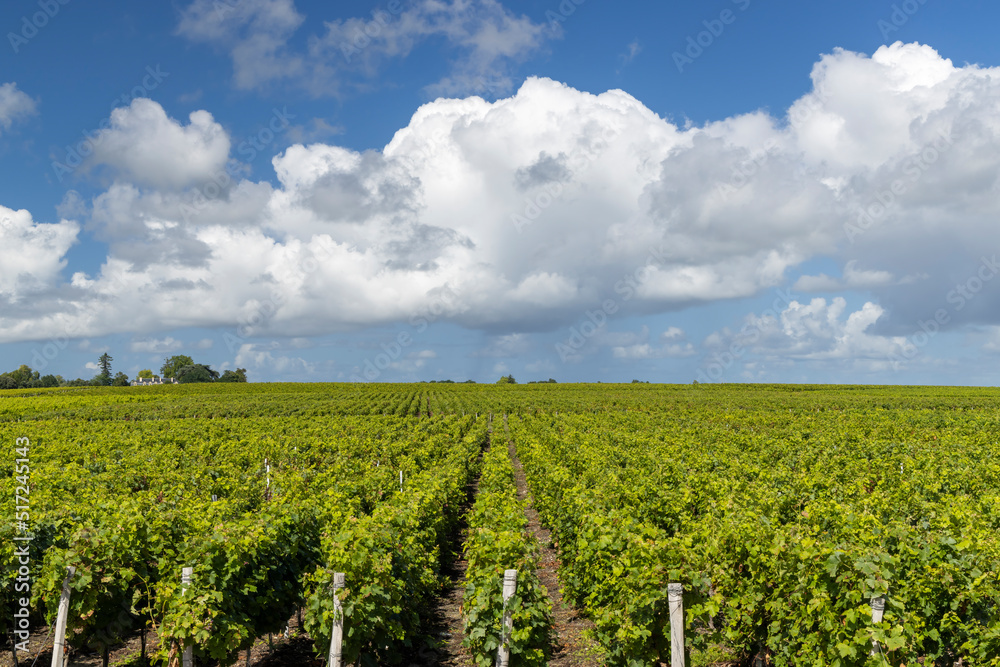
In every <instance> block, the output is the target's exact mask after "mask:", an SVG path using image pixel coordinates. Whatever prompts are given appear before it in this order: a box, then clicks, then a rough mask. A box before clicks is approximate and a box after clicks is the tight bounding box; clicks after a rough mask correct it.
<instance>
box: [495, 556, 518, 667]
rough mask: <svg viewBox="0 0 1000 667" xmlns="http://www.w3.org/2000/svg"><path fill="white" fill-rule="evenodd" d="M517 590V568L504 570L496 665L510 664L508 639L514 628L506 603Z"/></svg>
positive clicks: (506, 665) (500, 666) (505, 666)
mask: <svg viewBox="0 0 1000 667" xmlns="http://www.w3.org/2000/svg"><path fill="white" fill-rule="evenodd" d="M516 592H517V570H505V571H504V573H503V626H502V627H501V630H500V647H499V648H498V649H497V667H508V665H509V664H510V647H509V646H508V645H507V642H508V641H509V640H510V635H511V632H512V631H513V630H514V619H513V618H511V615H510V609H508V608H507V603H508V602H509V601H510V599H511V598H512V597H514V593H516Z"/></svg>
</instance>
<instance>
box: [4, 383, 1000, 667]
mask: <svg viewBox="0 0 1000 667" xmlns="http://www.w3.org/2000/svg"><path fill="white" fill-rule="evenodd" d="M501 430H502V437H501V433H499V432H500V431H501ZM0 441H2V442H3V443H4V445H5V449H6V452H7V455H6V456H4V457H2V458H0V466H2V469H3V471H4V473H5V474H4V475H3V478H2V479H3V481H2V494H3V497H4V498H5V499H6V502H7V507H8V508H9V511H8V519H7V520H6V521H4V522H3V523H2V524H0V598H2V605H3V607H4V609H5V610H10V611H9V613H5V614H4V615H3V616H2V617H0V632H2V633H3V635H4V636H6V637H7V649H6V650H5V656H4V657H0V664H13V661H12V655H13V653H14V649H15V646H16V643H17V642H18V640H19V639H18V635H17V631H18V630H20V629H21V628H23V627H24V624H25V623H26V624H27V625H28V626H30V634H31V635H32V636H33V637H35V638H38V637H44V636H45V635H46V633H49V632H50V628H51V626H52V625H54V623H55V616H56V611H57V607H58V604H59V600H60V593H61V591H62V588H63V582H64V579H65V576H66V572H67V568H68V567H72V568H75V573H76V574H75V575H74V577H73V578H72V580H71V581H70V588H71V596H70V611H69V622H68V628H69V632H68V640H67V641H68V645H69V648H70V653H71V655H73V656H85V655H96V656H97V657H98V659H100V658H101V657H102V656H103V659H104V660H107V659H108V656H109V655H111V654H112V653H113V652H114V651H116V650H118V649H120V647H122V646H123V645H125V644H126V643H127V642H130V641H134V640H135V638H136V637H138V636H140V635H141V636H142V637H143V638H146V637H148V638H149V651H148V657H149V660H150V664H156V665H171V666H172V665H175V664H180V663H179V660H180V656H181V654H182V653H183V651H184V649H185V648H190V649H191V651H192V653H193V655H194V658H195V660H196V661H197V663H198V664H199V665H215V664H218V665H232V664H237V662H239V664H243V658H242V656H243V655H244V652H245V651H246V650H247V649H248V648H250V647H251V646H253V645H254V643H255V642H258V641H259V640H260V639H261V638H266V637H267V636H268V635H272V636H275V637H278V636H280V635H281V634H282V633H283V632H284V631H285V626H286V623H287V622H288V620H289V618H293V617H295V616H296V615H298V616H301V619H302V623H301V626H300V627H299V628H297V631H298V632H300V633H301V635H302V636H304V637H307V638H308V639H309V641H310V642H311V646H312V647H313V652H314V654H315V655H316V656H317V661H315V662H314V664H320V662H319V659H322V658H325V657H326V655H327V652H328V650H329V646H330V640H331V635H332V633H333V626H334V620H335V616H336V614H335V605H334V595H335V593H334V588H333V574H334V573H335V572H340V573H344V574H345V580H346V582H347V584H346V586H345V588H344V589H342V590H340V592H339V593H337V594H336V595H337V596H338V597H339V599H340V600H341V602H342V606H343V622H344V627H345V632H344V636H345V640H344V648H343V659H344V661H345V662H344V664H358V665H417V664H419V665H423V664H437V663H435V662H434V659H432V658H427V657H426V656H427V655H430V654H433V653H434V649H435V647H436V646H438V645H439V644H440V639H439V637H436V636H435V635H434V632H435V631H436V630H437V629H432V628H431V626H430V625H429V622H428V619H429V617H430V616H431V614H432V609H433V608H434V607H435V605H436V604H439V603H440V600H441V598H442V595H443V593H444V588H445V586H446V581H445V579H446V577H445V575H444V570H445V569H446V562H447V561H449V559H451V558H455V557H457V556H456V555H460V556H461V557H462V558H465V559H467V561H468V570H467V571H465V574H464V577H465V579H464V580H463V581H461V582H459V583H460V585H461V587H462V590H463V593H464V604H463V608H462V614H461V618H462V627H460V628H458V629H457V632H459V633H462V634H463V635H464V641H465V645H466V647H467V650H468V656H469V658H468V659H469V663H468V664H469V665H473V664H475V665H480V666H481V665H489V664H492V660H493V655H494V654H495V651H496V650H497V647H498V645H499V644H500V643H502V642H504V641H506V645H507V646H509V648H510V650H511V665H544V664H546V663H547V661H549V660H552V659H554V658H553V655H554V651H555V648H556V644H558V642H559V638H558V628H557V627H555V625H554V623H553V615H552V602H551V600H550V599H549V596H548V594H547V593H546V591H545V587H544V586H543V585H542V584H541V583H540V580H539V578H538V575H537V574H536V568H537V567H538V562H539V549H541V548H546V549H552V550H554V552H555V553H556V554H557V556H558V562H559V568H558V577H559V581H560V583H561V587H562V590H563V594H564V597H565V598H566V599H567V600H569V601H570V602H571V603H572V604H573V605H574V607H575V609H576V610H578V612H579V613H580V614H581V615H582V616H584V617H586V618H587V619H589V621H590V622H592V624H593V629H592V631H591V634H590V636H589V640H590V642H591V643H592V644H593V645H594V646H595V647H596V648H595V649H594V650H593V651H592V652H591V653H590V654H588V658H587V660H589V661H590V662H585V663H580V664H595V665H596V664H601V665H604V664H606V665H614V666H618V665H623V666H627V667H639V666H650V665H653V666H658V665H661V664H669V661H670V619H669V609H668V592H667V586H668V583H674V582H677V583H681V584H683V585H684V601H683V602H684V609H685V615H684V624H685V641H686V646H685V649H686V654H687V664H688V665H695V666H699V667H707V666H708V665H719V666H723V665H726V666H737V665H738V666H743V665H747V666H749V665H755V664H761V665H777V666H782V667H784V666H797V665H810V666H812V665H817V666H818V665H830V666H833V667H853V666H872V665H892V666H893V667H896V666H899V665H917V664H923V665H942V666H943V665H947V666H948V667H951V666H952V665H955V664H961V665H963V666H965V667H967V666H970V665H989V666H997V665H1000V575H998V573H1000V538H998V535H1000V391H998V390H994V389H983V388H975V389H973V388H947V387H871V386H818V385H810V386H795V385H649V384H632V385H616V384H585V385H584V384H581V385H577V384H566V385H562V384H548V383H546V384H533V385H509V384H508V385H475V384H439V383H435V384H429V383H421V384H367V385H365V384H226V385H221V384H218V385H216V384H206V385H178V386H157V387H123V388H79V389H52V390H38V389H35V390H17V391H7V392H3V395H2V396H0ZM508 441H509V443H510V447H509V448H508ZM515 466H517V469H518V470H521V469H522V467H523V472H524V477H525V480H526V482H527V489H528V492H529V493H528V496H527V497H526V498H523V499H522V498H519V497H518V494H517V493H516V490H515V484H514V468H515ZM473 489H475V490H476V491H475V492H474V493H473V491H472V490H473ZM529 505H530V506H531V507H533V508H534V509H535V510H537V512H538V514H539V516H540V518H541V521H542V523H543V524H544V526H545V527H546V528H548V529H549V530H551V533H552V542H551V544H547V545H540V544H538V542H537V540H535V538H534V537H533V536H532V535H530V534H529V531H528V529H527V520H526V519H525V510H526V509H527V507H528V506H529ZM25 537H30V540H27V541H26V540H25V539H23V538H25ZM19 538H22V539H19ZM26 544H27V545H30V546H29V547H28V548H27V551H25V549H24V545H26ZM25 561H27V562H25ZM184 568H191V572H192V574H191V577H190V580H189V581H187V582H184V581H182V570H183V569H184ZM512 568H513V569H517V570H518V573H519V574H518V576H519V579H518V591H517V594H516V596H515V597H514V598H513V599H512V601H511V602H510V603H509V609H508V608H505V607H504V603H503V602H502V600H501V588H502V583H503V581H502V580H503V573H504V570H505V569H512ZM25 582H26V583H28V584H29V587H30V592H29V593H27V595H29V597H28V598H25V595H26V593H25V592H24V590H23V584H24V583H25ZM877 599H880V600H884V603H885V612H884V616H883V618H882V620H881V621H879V622H873V620H872V605H873V601H874V600H877ZM23 601H26V603H27V604H26V606H25V605H24V603H23ZM22 607H23V608H25V609H27V611H26V612H24V613H25V614H26V615H27V617H28V619H29V620H28V621H25V622H22V621H21V620H20V619H19V618H18V617H16V616H15V615H14V611H15V610H17V609H22ZM509 610H512V613H511V614H510V615H511V616H512V617H513V620H514V624H515V625H514V630H513V632H512V633H511V634H509V635H505V634H503V632H502V629H501V625H502V618H503V616H504V613H505V612H507V611H509ZM428 651H430V653H429V652H428ZM46 656H47V654H46ZM18 658H19V660H20V661H21V664H24V662H25V660H26V659H27V662H28V663H29V664H30V662H31V659H34V658H35V655H34V654H26V653H19V654H18ZM3 660H6V662H2V661H3ZM134 660H138V658H137V657H136V658H134ZM88 664H89V663H88ZM97 664H100V663H97ZM128 664H140V663H139V662H137V661H136V662H129V663H128ZM456 664H457V663H456ZM556 664H573V663H569V662H565V663H562V662H560V663H556Z"/></svg>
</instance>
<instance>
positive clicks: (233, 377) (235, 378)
mask: <svg viewBox="0 0 1000 667" xmlns="http://www.w3.org/2000/svg"><path fill="white" fill-rule="evenodd" d="M246 381H247V369H245V368H237V369H236V370H235V371H230V370H225V371H222V375H220V376H219V382H246Z"/></svg>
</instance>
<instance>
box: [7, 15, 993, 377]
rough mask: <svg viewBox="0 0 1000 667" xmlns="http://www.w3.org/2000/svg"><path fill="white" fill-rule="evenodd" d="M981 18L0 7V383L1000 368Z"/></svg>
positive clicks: (988, 92)
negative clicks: (186, 366) (3, 374)
mask: <svg viewBox="0 0 1000 667" xmlns="http://www.w3.org/2000/svg"><path fill="white" fill-rule="evenodd" d="M998 19H1000V8H997V7H996V6H995V5H994V4H993V3H986V2H949V3H944V2H940V1H937V0H925V2H920V1H919V0H910V2H897V3H892V2H884V3H883V2H841V3H802V2H770V3H764V2H760V1H759V0H735V1H733V0H719V1H718V2H708V3H651V2H632V3H608V2H600V1H599V0H582V1H578V0H566V1H565V2H562V3H560V2H556V1H554V0H553V1H551V2H514V1H508V2H497V1H495V0H433V1H432V0H410V1H408V2H404V1H401V0H400V1H389V2H381V3H370V2H341V3H330V4H328V3H319V2H305V1H303V0H297V1H293V0H218V1H212V0H210V1H205V0H196V1H194V2H188V1H186V0H185V1H182V2H176V3H172V4H169V3H148V4H143V5H142V6H141V7H140V6H137V5H136V4H135V3H129V2H124V1H112V2H104V3H100V4H99V5H96V6H95V4H94V3H83V2H80V1H79V0H67V1H65V2H63V1H60V0H47V1H46V0H41V1H39V0H35V1H33V2H21V1H18V2H11V3H6V4H5V5H4V6H3V8H2V9H0V29H2V33H3V34H4V40H3V44H0V165H2V174H3V178H2V179H0V369H3V370H9V369H12V368H16V367H17V366H18V365H20V364H21V363H28V364H29V365H31V366H32V367H33V368H36V369H39V370H42V371H43V372H45V373H49V372H51V373H57V374H61V375H63V376H64V377H67V378H69V377H78V376H82V377H90V376H92V375H93V374H94V373H95V362H96V360H97V357H98V356H99V355H100V354H101V353H102V352H104V351H108V352H110V353H111V354H112V356H113V357H114V359H115V362H114V367H115V370H123V371H125V372H126V373H128V374H129V375H134V374H135V373H136V372H137V371H138V370H140V369H143V368H152V369H153V370H157V369H158V368H159V366H160V364H161V363H162V360H163V358H164V357H166V356H170V355H173V354H188V355H190V356H192V357H194V358H195V359H196V360H197V361H200V362H203V363H208V364H211V365H212V366H213V367H215V368H218V369H220V370H221V369H222V368H235V367H237V366H238V367H244V368H247V370H248V372H249V375H250V378H251V379H252V380H258V381H261V380H266V381H278V380H295V381H326V380H352V379H353V380H377V381H412V380H421V379H426V380H430V379H444V378H451V379H456V380H464V379H467V378H471V379H475V380H477V381H492V380H495V379H496V378H497V377H498V376H499V375H501V374H507V373H512V374H513V375H514V376H515V377H516V378H517V379H518V380H519V381H527V380H531V379H547V378H549V377H553V378H556V379H557V380H559V381H596V380H601V381H606V382H607V381H629V380H631V379H633V378H637V379H643V380H650V381H654V382H685V383H686V382H691V381H692V380H694V379H700V380H702V381H728V382H746V381H768V382H851V383H887V384H890V383H921V384H984V385H993V384H996V382H995V377H996V373H995V372H994V371H993V368H994V367H995V366H996V364H997V362H998V361H1000V354H998V353H1000V281H992V278H993V277H994V276H995V274H996V273H997V272H998V271H1000V268H998V267H997V266H996V257H995V253H996V252H997V251H1000V228H998V226H997V220H998V213H1000V211H998V206H1000V204H998V202H1000V198H998V197H997V194H1000V193H998V189H1000V186H998V174H1000V150H998V148H1000V121H998V119H1000V113H998V112H1000V84H998V83H997V82H998V81H1000V76H998V74H1000V70H996V69H991V68H994V67H996V66H1000V52H998V50H1000V47H998V46H997V42H996V39H995V34H996V29H997V24H998Z"/></svg>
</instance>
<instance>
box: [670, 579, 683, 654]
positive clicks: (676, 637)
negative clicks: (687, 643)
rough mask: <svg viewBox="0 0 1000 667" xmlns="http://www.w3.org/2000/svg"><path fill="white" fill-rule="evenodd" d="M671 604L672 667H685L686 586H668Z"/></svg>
mask: <svg viewBox="0 0 1000 667" xmlns="http://www.w3.org/2000/svg"><path fill="white" fill-rule="evenodd" d="M667 601H668V602H669V604H670V667H684V586H683V585H682V584H667Z"/></svg>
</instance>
